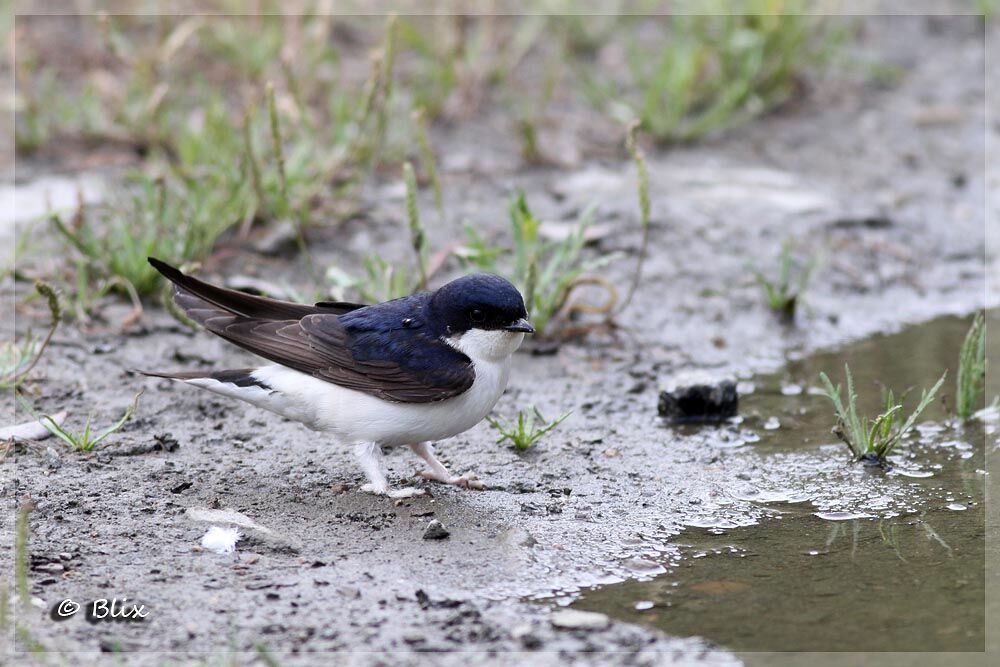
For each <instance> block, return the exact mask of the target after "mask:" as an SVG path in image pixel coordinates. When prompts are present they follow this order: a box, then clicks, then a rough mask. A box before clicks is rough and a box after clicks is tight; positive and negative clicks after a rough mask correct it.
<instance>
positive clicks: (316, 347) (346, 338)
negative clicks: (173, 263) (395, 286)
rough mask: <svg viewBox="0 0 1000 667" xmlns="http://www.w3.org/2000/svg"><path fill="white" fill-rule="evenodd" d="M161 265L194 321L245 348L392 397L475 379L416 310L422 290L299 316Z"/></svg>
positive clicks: (419, 399)
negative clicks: (249, 311) (338, 310)
mask: <svg viewBox="0 0 1000 667" xmlns="http://www.w3.org/2000/svg"><path fill="white" fill-rule="evenodd" d="M161 264H162V263H161ZM154 266H156V264H154ZM167 268H171V267H167ZM157 269H159V270H161V272H163V274H164V276H166V277H167V278H168V279H169V280H171V282H173V283H174V284H175V286H176V292H175V294H174V301H175V302H176V303H177V305H178V306H180V307H181V308H182V309H183V310H184V312H185V313H186V314H187V316H188V317H190V318H191V319H193V320H194V321H195V322H198V323H199V324H201V325H202V326H204V327H205V328H206V329H208V330H209V331H211V332H212V333H214V334H216V335H218V336H220V337H222V338H224V339H226V340H228V341H230V342H232V343H234V344H236V345H239V346H240V347H242V348H243V349H245V350H248V351H250V352H253V353H254V354H257V355H259V356H261V357H264V358H265V359H269V360H271V361H274V362H277V363H279V364H281V365H282V366H287V367H288V368H292V369H295V370H297V371H300V372H303V373H307V374H309V375H312V376H314V377H316V378H319V379H322V380H325V381H327V382H331V383H333V384H337V385H340V386H342V387H347V388H349V389H354V390H357V391H361V392H364V393H367V394H371V395H372V396H376V397H378V398H381V399H384V400H388V401H396V402H403V403H428V402H432V401H440V400H444V399H447V398H451V397H453V396H457V395H459V394H461V393H463V392H465V391H466V390H468V389H469V387H471V386H472V383H473V382H474V381H475V377H476V375H475V369H474V368H473V365H472V362H471V360H470V359H469V358H468V357H467V356H465V355H464V354H462V353H461V352H459V351H458V350H456V349H454V348H452V347H451V346H450V345H448V344H447V343H445V342H443V341H442V340H441V339H440V338H439V337H438V336H436V335H434V334H433V333H430V332H428V331H427V329H426V327H424V326H423V325H422V324H420V318H419V317H412V318H411V317H409V316H410V315H415V314H417V313H419V312H420V308H421V303H422V301H421V299H422V298H424V297H423V296H421V295H418V296H413V297H407V298H406V299H401V300H397V301H392V302H387V303H383V304H379V305H377V306H367V307H354V308H350V309H349V310H348V311H346V313H345V314H346V316H347V318H349V319H348V320H347V321H342V320H341V318H340V314H338V313H336V312H330V311H325V312H323V311H321V312H316V310H312V311H311V312H307V313H305V314H304V315H299V316H298V317H296V316H294V315H295V314H297V313H298V312H299V311H295V313H294V314H293V316H292V317H273V318H266V317H261V316H248V315H246V314H244V313H242V312H235V310H233V308H235V307H237V306H238V305H243V306H244V307H245V308H246V307H247V303H248V302H245V301H243V300H240V301H238V302H237V303H234V302H233V301H232V300H231V299H230V297H229V295H227V294H222V295H220V294H219V291H222V292H230V291H231V290H224V289H222V288H218V287H215V286H213V285H209V284H208V283H205V282H202V281H200V280H196V279H193V278H190V277H189V276H185V275H184V274H182V273H181V272H180V271H177V270H176V269H173V270H172V271H171V272H164V271H163V270H162V269H160V267H159V266H157ZM175 277H179V279H178V280H175ZM182 280H183V282H182ZM195 290H197V291H195ZM237 294H240V293H237ZM243 296H248V297H249V296H250V295H243ZM250 298H251V299H254V300H256V299H261V297H250ZM210 299H211V300H210ZM264 301H268V302H273V303H275V304H279V305H280V306H281V307H286V306H298V304H286V303H285V302H281V301H273V300H271V299H264ZM220 302H222V303H225V304H226V305H225V306H223V305H220ZM350 305H354V304H350ZM227 306H229V307H227ZM249 307H253V308H257V311H254V312H261V309H262V308H264V307H265V305H262V304H258V303H256V302H253V303H249ZM266 307H267V308H269V309H270V310H267V312H271V313H281V314H284V313H285V312H288V311H284V310H280V309H279V310H274V309H273V307H272V306H271V305H270V304H267V305H266ZM301 308H311V307H309V306H301ZM403 319H411V320H412V321H414V323H415V324H416V326H410V327H402V326H400V322H401V321H402V320H403Z"/></svg>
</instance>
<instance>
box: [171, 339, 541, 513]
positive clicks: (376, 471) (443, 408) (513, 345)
mask: <svg viewBox="0 0 1000 667" xmlns="http://www.w3.org/2000/svg"><path fill="white" fill-rule="evenodd" d="M523 340H524V334H523V333H515V332H509V331H485V330H481V329H472V330H470V331H467V332H465V333H464V334H461V335H456V336H453V337H451V338H448V339H446V342H447V343H448V344H449V345H451V346H453V347H454V348H456V349H457V350H459V351H461V352H462V353H464V354H465V355H466V356H468V357H469V358H470V359H471V360H472V362H473V366H474V369H475V373H476V378H475V381H474V382H473V384H472V387H470V388H469V389H468V390H466V391H465V392H463V393H461V394H459V395H458V396H455V397H453V398H449V399H446V400H443V401H435V402H431V403H396V402H391V401H385V400H382V399H380V398H376V397H374V396H371V395H369V394H366V393H363V392H360V391H355V390H353V389H347V388H345V387H341V386H339V385H335V384H332V383H330V382H325V381H323V380H320V379H317V378H314V377H312V376H311V375H306V374H305V373H300V372H299V371H295V370H292V369H290V368H286V367H285V366H280V365H271V366H265V367H263V368H259V369H257V370H256V371H254V372H253V377H254V378H256V379H257V380H260V381H261V382H262V383H264V384H266V385H267V386H268V387H270V388H271V389H264V388H261V387H256V386H251V387H237V386H236V385H233V384H227V383H222V382H219V381H218V380H212V379H194V380H187V382H188V383H189V384H193V385H195V386H199V387H203V388H205V389H208V390H209V391H212V392H214V393H217V394H221V395H223V396H231V397H233V398H239V399H240V400H243V401H246V402H247V403H251V404H253V405H256V406H259V407H261V408H264V409H266V410H270V411H272V412H275V413H277V414H280V415H282V416H284V417H288V418H289V419H292V420H295V421H298V422H302V423H303V424H305V425H306V426H308V427H309V428H311V429H314V430H317V431H326V432H329V433H331V434H332V435H333V436H334V437H335V438H336V439H337V440H338V441H340V442H341V443H342V444H344V445H359V446H358V447H357V448H356V453H357V454H358V458H359V461H360V462H361V464H362V467H363V468H364V469H365V474H366V475H367V476H368V478H369V479H370V480H371V482H372V484H371V487H372V488H371V489H370V490H372V491H374V492H376V493H387V489H388V485H387V483H386V482H385V475H384V473H383V472H382V470H381V456H380V452H379V451H377V450H378V449H379V448H378V447H372V446H371V445H379V446H389V447H391V446H397V445H411V444H416V443H420V442H425V441H434V440H442V439H444V438H449V437H451V436H453V435H457V434H459V433H462V432H463V431H467V430H468V429H470V428H472V427H473V426H475V425H476V424H478V423H479V422H480V421H482V420H483V418H484V417H485V416H486V415H488V414H489V413H490V411H491V410H492V409H493V406H494V405H495V404H496V402H497V400H498V399H499V398H500V396H501V395H502V394H503V392H504V389H506V387H507V380H508V378H509V376H510V364H511V355H512V354H513V353H514V352H515V351H516V350H517V348H518V347H520V345H521V342H522V341H523ZM362 443H367V444H368V445H369V446H366V447H362V446H360V445H361V444H362ZM436 472H440V471H436Z"/></svg>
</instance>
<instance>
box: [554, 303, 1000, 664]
mask: <svg viewBox="0 0 1000 667" xmlns="http://www.w3.org/2000/svg"><path fill="white" fill-rule="evenodd" d="M998 317H1000V314H998V313H996V312H993V313H991V314H990V317H989V320H990V322H991V323H993V324H996V323H997V320H998ZM969 322H970V320H969V319H966V318H955V317H946V318H940V319H937V320H934V321H932V322H929V323H927V324H924V325H920V326H917V327H912V328H910V329H907V330H905V331H903V332H901V333H898V334H893V335H885V336H877V337H873V338H870V339H867V340H865V341H862V342H859V343H857V344H854V345H851V346H849V347H847V348H844V349H842V350H840V351H837V352H832V353H822V354H818V355H815V356H812V357H809V358H808V359H803V360H798V361H792V362H790V363H789V364H788V366H787V367H786V368H785V369H784V370H783V371H782V372H780V373H776V374H771V375H766V376H759V377H756V378H754V379H753V380H752V381H751V382H752V385H753V388H752V392H751V393H749V394H744V396H741V409H740V414H741V415H742V416H743V421H742V424H741V425H740V428H742V429H746V430H749V431H751V432H752V433H753V434H754V436H755V437H754V438H753V439H756V438H759V440H756V442H753V444H751V445H749V446H751V447H753V448H754V449H755V450H757V451H758V452H760V453H762V454H763V455H764V456H765V461H766V457H767V456H769V455H776V454H778V453H779V452H788V451H789V450H792V449H796V450H801V449H803V448H806V449H813V450H815V449H818V448H819V447H820V446H826V449H827V450H828V449H829V445H830V443H831V442H834V441H835V440H834V438H833V437H832V436H831V434H830V427H831V425H832V424H831V415H832V410H831V407H830V403H829V401H828V399H826V398H825V397H824V396H822V395H819V394H818V388H819V380H818V376H819V372H820V371H825V372H827V373H828V374H829V375H830V376H831V378H832V379H833V380H834V382H835V383H837V382H841V383H843V366H844V363H845V362H847V363H848V364H850V366H851V369H852V371H853V372H854V376H855V382H856V387H857V390H858V393H859V395H860V398H861V401H860V404H859V408H860V409H861V410H862V411H864V412H866V413H868V414H877V412H878V411H879V408H880V407H881V402H880V396H879V394H880V391H879V389H878V386H877V385H876V382H879V381H880V382H885V383H887V384H888V385H889V386H891V387H892V388H894V389H895V390H896V391H897V392H898V391H902V390H905V389H907V388H909V387H917V389H916V390H915V391H916V392H917V393H919V388H920V387H925V386H926V387H929V386H930V385H932V384H933V383H934V382H935V381H936V380H937V378H938V377H940V375H941V373H942V372H943V371H944V370H945V369H946V368H947V369H949V377H948V379H947V380H946V382H945V385H944V387H943V389H942V391H943V392H944V393H947V394H948V396H949V399H950V396H951V395H952V394H953V387H954V379H953V378H954V376H953V374H954V372H955V371H954V369H955V364H956V362H957V358H958V351H959V348H960V346H961V343H962V339H963V338H964V336H965V333H966V331H967V329H968V325H969ZM988 345H989V346H990V347H989V348H988V356H990V357H993V358H997V353H1000V349H997V340H996V338H993V339H992V340H990V341H988ZM743 389H744V390H749V389H750V386H749V385H748V384H747V383H744V386H743ZM998 389H1000V388H998V387H996V386H991V387H988V390H987V395H988V396H991V397H992V396H993V395H995V394H996V393H997V391H998ZM912 399H913V397H911V400H910V401H908V402H907V405H908V406H909V405H911V404H912V403H913V400H912ZM949 402H950V401H949ZM945 418H946V412H945V408H944V407H943V406H942V404H941V402H940V401H936V402H935V403H934V404H933V405H932V406H931V407H929V408H928V410H927V411H926V412H925V413H924V416H923V417H922V418H921V420H922V421H923V420H935V422H934V423H929V424H924V425H922V426H921V428H920V429H919V432H918V433H916V434H915V436H914V437H913V438H911V439H910V440H909V441H908V442H906V443H904V445H903V446H901V447H900V451H899V452H898V453H897V454H896V455H894V456H893V457H892V458H893V461H894V463H895V470H894V471H893V472H892V473H890V474H891V475H892V476H895V477H897V478H898V479H899V483H900V484H904V485H906V486H908V487H910V488H911V489H913V491H914V494H913V495H914V497H915V498H916V500H915V501H914V502H913V507H911V508H909V509H908V510H907V511H905V512H885V511H884V508H883V509H882V510H879V509H874V508H873V509H870V510H869V511H866V508H864V507H859V508H856V509H855V510H852V511H840V512H822V511H818V509H817V508H816V507H815V506H814V505H813V504H812V503H811V502H809V501H808V500H803V501H802V502H779V501H778V500H786V501H787V498H785V499H776V501H775V502H773V503H768V502H767V499H766V498H762V499H761V500H762V501H763V502H764V503H765V504H767V505H768V506H769V507H771V508H772V509H773V510H774V511H775V512H776V518H772V519H768V520H765V521H763V522H762V523H760V524H758V525H754V526H748V527H740V528H732V529H727V530H720V529H718V528H711V529H704V528H688V529H687V530H686V531H685V532H684V533H683V534H682V535H681V536H680V537H678V538H677V539H676V540H675V542H676V543H678V544H680V545H682V548H683V553H684V557H683V558H682V559H680V560H679V561H675V562H673V563H671V564H670V566H669V567H668V568H667V571H666V572H665V573H664V574H663V575H661V576H659V577H656V578H655V579H653V580H651V581H644V582H636V581H631V582H626V583H623V584H617V585H612V586H605V587H601V588H597V589H594V590H591V591H588V592H585V593H584V594H583V595H582V596H581V597H580V599H579V600H577V601H576V602H575V603H574V605H573V606H574V607H577V608H579V609H586V610H594V611H603V612H605V613H607V614H609V615H611V616H613V617H615V618H619V619H622V620H626V621H629V622H633V623H639V624H643V625H649V626H654V627H657V628H659V629H662V630H663V631H665V632H667V633H669V634H672V635H678V636H701V637H706V638H708V639H711V640H713V641H715V642H718V643H719V644H720V645H722V646H723V647H725V648H727V649H731V650H734V651H982V650H984V640H985V632H984V630H985V629H984V623H985V615H984V605H985V594H984V574H985V569H984V566H985V527H984V495H985V485H986V477H985V474H984V470H985V467H986V465H985V461H984V456H985V454H984V451H985V446H986V445H985V442H986V439H987V430H989V431H990V436H989V439H990V443H991V444H990V445H989V446H990V447H993V446H994V445H993V444H992V443H993V441H994V439H995V436H993V435H992V430H993V426H987V427H986V428H985V429H984V426H983V424H981V423H979V422H974V423H970V424H968V425H965V426H954V425H949V424H947V423H945ZM681 432H682V433H692V434H693V431H692V430H691V429H690V427H685V428H684V430H683V431H681ZM824 451H825V450H824ZM831 454H832V453H831ZM842 454H843V455H844V456H845V465H848V464H847V463H846V448H845V449H844V451H843V452H842ZM869 474H872V475H884V474H886V473H884V472H882V471H880V470H871V471H870V473H869ZM932 490H934V492H932ZM925 497H926V499H927V500H926V502H921V501H920V499H921V498H925ZM793 500H794V499H793Z"/></svg>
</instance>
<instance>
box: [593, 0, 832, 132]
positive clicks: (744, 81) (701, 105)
mask: <svg viewBox="0 0 1000 667" xmlns="http://www.w3.org/2000/svg"><path fill="white" fill-rule="evenodd" d="M713 4H714V7H712V11H705V12H702V13H700V14H698V15H677V16H670V17H666V16H664V17H659V18H657V19H654V20H655V21H657V22H659V24H660V25H659V28H660V30H659V34H658V36H659V37H660V39H658V41H657V42H656V43H650V42H648V41H645V42H644V41H643V40H632V41H630V42H629V44H628V50H627V54H626V56H627V65H628V76H627V77H625V78H617V79H611V78H604V79H602V78H600V77H599V76H598V75H594V74H592V73H589V72H585V73H584V75H583V77H582V80H583V85H584V90H585V92H586V93H587V95H588V97H589V98H590V100H591V102H592V103H594V104H596V105H597V106H599V107H602V108H606V109H607V110H609V112H611V113H615V112H616V109H617V114H618V115H620V116H621V115H626V116H631V117H636V118H638V119H639V120H640V121H641V123H642V128H643V129H644V130H645V131H647V132H649V133H650V134H652V135H653V136H654V137H656V138H657V139H658V140H660V141H662V142H688V141H693V140H696V139H698V138H700V137H703V136H705V135H707V134H710V133H713V132H717V131H720V130H724V129H728V128H731V127H734V126H736V125H739V124H742V123H744V122H746V121H747V120H749V119H751V118H753V117H755V116H758V115H760V114H763V113H765V112H767V111H770V110H772V109H774V108H776V107H778V106H780V105H781V104H783V103H784V102H786V101H788V100H789V99H791V98H792V96H793V95H794V94H795V93H796V91H797V90H798V89H799V87H800V79H801V77H802V74H803V73H804V71H805V70H806V69H808V68H810V67H816V66H820V65H822V64H824V63H825V62H826V61H827V60H828V59H829V57H830V55H831V53H832V52H833V50H834V48H835V46H836V45H837V43H838V42H839V32H838V31H833V30H828V29H827V25H826V23H827V22H825V21H824V20H822V18H821V17H816V16H810V15H808V14H807V13H805V12H802V11H795V10H796V8H798V7H801V3H797V2H784V1H781V0H778V1H775V0H749V1H748V2H746V3H741V13H740V14H734V13H733V12H732V8H731V7H728V6H726V5H725V4H724V3H722V2H715V3H713Z"/></svg>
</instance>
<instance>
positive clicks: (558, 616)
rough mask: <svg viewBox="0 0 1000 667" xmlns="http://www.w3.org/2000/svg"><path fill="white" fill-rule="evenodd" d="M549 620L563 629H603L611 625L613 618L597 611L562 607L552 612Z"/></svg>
mask: <svg viewBox="0 0 1000 667" xmlns="http://www.w3.org/2000/svg"><path fill="white" fill-rule="evenodd" d="M549 621H550V622H551V623H552V625H553V626H554V627H556V628H561V629H563V630H603V629H604V628H606V627H608V626H609V625H611V619H609V618H608V617H607V616H606V615H605V614H601V613H598V612H596V611H579V610H577V609H560V610H558V611H554V612H552V616H550V617H549Z"/></svg>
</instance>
